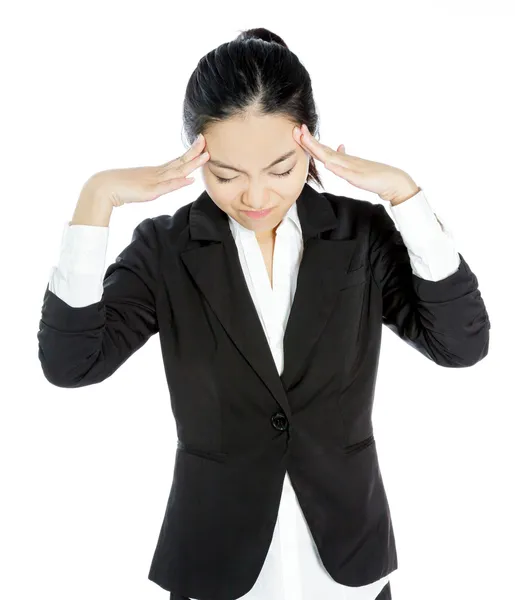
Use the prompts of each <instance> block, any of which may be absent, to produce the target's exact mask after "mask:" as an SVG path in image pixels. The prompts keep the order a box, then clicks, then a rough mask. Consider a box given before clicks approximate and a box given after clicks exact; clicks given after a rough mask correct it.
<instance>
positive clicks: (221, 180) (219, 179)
mask: <svg viewBox="0 0 515 600" xmlns="http://www.w3.org/2000/svg"><path fill="white" fill-rule="evenodd" d="M294 168H295V165H293V167H292V168H291V169H289V170H288V171H286V172H285V173H272V175H274V176H275V177H287V176H288V175H289V174H290V173H291V172H292V171H293V169H294ZM213 175H214V173H213ZM215 177H216V178H217V179H218V181H219V182H220V183H229V181H232V180H233V179H236V177H233V178H232V179H225V178H224V177H218V175H215Z"/></svg>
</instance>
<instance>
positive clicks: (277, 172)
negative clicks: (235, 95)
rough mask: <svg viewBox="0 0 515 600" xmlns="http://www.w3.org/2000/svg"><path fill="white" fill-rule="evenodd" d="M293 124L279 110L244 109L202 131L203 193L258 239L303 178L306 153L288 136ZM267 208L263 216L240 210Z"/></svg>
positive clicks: (272, 225) (270, 230)
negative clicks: (257, 111) (258, 112)
mask: <svg viewBox="0 0 515 600" xmlns="http://www.w3.org/2000/svg"><path fill="white" fill-rule="evenodd" d="M295 125H299V126H300V123H294V122H292V121H291V120H289V119H287V118H286V117H284V116H282V115H281V116H277V115H275V116H272V115H267V116H255V115H253V114H250V113H247V114H246V116H245V117H238V118H231V119H229V120H226V121H223V122H219V123H215V124H211V125H210V126H209V128H208V129H206V131H205V132H203V135H204V137H205V140H206V148H205V150H207V151H208V152H209V156H210V159H209V160H208V161H207V162H206V163H205V164H204V165H202V166H201V170H202V178H203V180H204V185H205V188H206V191H207V193H208V194H209V196H210V197H211V199H212V200H213V202H214V203H215V204H216V205H217V206H218V207H219V208H220V209H221V210H223V211H224V212H225V213H227V214H228V215H230V216H231V217H232V218H233V219H235V220H236V221H238V223H240V224H241V225H242V226H243V227H246V228H247V229H251V230H252V231H254V232H255V233H256V237H257V238H258V239H266V238H268V237H271V236H273V234H274V232H275V229H276V228H277V227H278V226H279V224H280V223H281V221H282V219H283V217H284V215H285V214H286V213H287V212H288V209H289V208H290V207H291V206H292V204H293V203H294V202H295V201H296V200H297V198H298V197H299V195H300V193H301V191H302V188H303V187H304V185H305V183H306V179H307V176H308V170H309V154H308V152H307V151H306V150H304V149H303V148H302V147H301V146H300V145H299V144H298V143H297V142H296V140H295V138H294V137H293V128H294V127H295ZM283 155H288V156H287V158H283ZM277 159H281V160H280V161H278V162H276V161H277ZM273 163H276V164H273ZM266 209H271V210H270V212H269V213H267V214H266V215H265V216H264V217H262V218H252V216H251V215H249V214H248V213H247V212H245V211H254V212H256V211H259V210H266Z"/></svg>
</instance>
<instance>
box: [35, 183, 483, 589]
mask: <svg viewBox="0 0 515 600" xmlns="http://www.w3.org/2000/svg"><path fill="white" fill-rule="evenodd" d="M297 208H298V215H299V219H300V223H301V225H302V232H303V238H304V254H303V258H302V262H301V265H300V270H299V274H298V280H297V290H296V294H295V298H294V303H293V306H292V310H291V314H290V317H289V321H288V325H287V328H286V333H285V338H284V371H283V373H282V375H281V376H279V375H278V372H277V369H276V366H275V363H274V361H273V357H272V355H271V352H270V349H269V347H268V343H267V340H266V337H265V334H264V332H263V330H262V327H261V323H260V321H259V317H258V315H257V313H256V310H255V307H254V304H253V302H252V298H251V296H250V294H249V291H248V288H247V286H246V282H245V279H244V275H243V272H242V270H241V267H240V262H239V259H238V253H237V248H236V245H235V243H234V239H233V237H232V234H231V231H230V227H229V222H228V217H227V215H226V214H225V213H224V212H223V211H222V210H220V209H219V208H218V207H217V206H216V204H215V203H214V202H213V201H212V200H211V198H210V197H209V195H208V194H207V192H205V191H204V192H203V193H202V194H201V195H200V196H199V197H198V198H197V199H196V200H195V201H194V202H192V203H190V204H188V205H186V206H182V207H181V208H179V209H178V210H177V211H176V213H175V214H174V215H172V216H170V215H161V216H158V217H155V218H147V219H145V220H143V221H142V222H141V223H140V224H139V225H138V226H137V227H136V228H135V230H134V234H133V238H132V241H131V243H130V244H129V245H128V246H127V247H126V248H125V249H124V250H123V251H122V252H121V253H120V255H119V256H118V257H117V258H116V261H115V262H114V263H113V264H111V265H110V266H109V267H108V268H107V270H106V273H105V276H104V291H103V297H102V300H101V301H100V302H97V303H95V304H91V305H89V306H86V307H81V308H72V307H70V306H68V305H67V304H66V303H65V302H63V301H62V300H60V299H59V298H58V297H57V296H56V295H55V294H53V293H52V292H50V291H49V289H48V286H47V289H46V291H45V294H44V299H43V307H42V316H41V321H40V324H39V331H38V342H39V353H38V355H39V359H40V362H41V367H42V369H43V372H44V375H45V377H46V378H47V380H48V381H49V382H51V383H52V384H54V385H56V386H59V387H67V388H75V387H80V386H85V385H91V384H94V383H99V382H100V381H103V380H104V379H106V378H107V377H109V376H110V375H111V374H112V373H113V372H114V371H116V369H118V368H119V367H120V366H121V365H122V364H123V363H124V362H125V361H126V360H127V359H128V358H129V356H130V355H131V354H133V353H134V352H135V351H136V350H137V349H138V348H140V347H141V346H142V345H143V344H144V343H145V342H146V341H147V340H148V339H149V337H150V336H152V335H153V334H155V333H157V332H159V338H160V343H161V349H162V355H163V360H164V367H165V372H166V378H167V383H168V386H169V390H170V400H171V407H172V411H173V414H174V418H175V422H176V428H177V439H178V443H177V449H176V454H175V463H174V472H173V481H172V483H171V489H170V495H169V499H168V502H167V505H166V509H165V512H164V518H163V522H162V526H161V529H160V532H159V537H158V540H157V546H156V549H155V553H154V556H153V559H152V563H151V566H150V572H149V576H148V577H149V579H150V580H152V581H154V582H155V583H157V584H158V585H160V586H161V587H162V588H164V589H165V590H168V591H173V592H175V593H177V594H181V595H184V596H189V597H193V598H209V599H210V600H229V599H231V598H237V597H240V596H242V595H243V594H245V593H247V592H248V591H249V590H250V589H251V588H252V586H253V585H254V583H255V581H256V579H257V577H258V575H259V572H260V570H261V567H262V565H263V562H264V560H265V557H266V554H267V551H268V548H269V545H270V543H271V539H272V533H273V529H274V524H275V522H276V518H277V514H278V508H279V502H280V498H281V491H282V485H283V480H284V476H285V470H286V469H287V470H288V472H289V475H290V477H291V481H292V485H293V487H294V489H295V492H296V494H297V497H298V499H299V502H300V505H301V507H302V510H303V512H304V515H305V517H306V520H307V522H308V524H309V527H310V529H311V532H312V534H313V537H314V539H315V541H316V545H317V547H318V550H319V553H320V556H321V559H322V561H323V563H324V565H325V567H326V569H327V571H328V572H329V574H330V575H331V577H332V578H333V579H334V580H335V581H337V582H339V583H342V584H345V585H349V586H361V585H365V584H368V583H371V582H373V581H375V580H377V579H379V578H380V577H383V576H385V575H387V574H388V573H390V572H392V571H393V570H395V569H396V568H397V554H396V548H395V539H394V534H393V529H392V522H391V518H390V511H389V506H388V502H387V497H386V494H385V489H384V487H383V481H382V477H381V472H380V468H379V464H378V457H377V452H376V446H375V441H374V431H373V426H372V421H371V412H372V404H373V400H374V387H375V382H376V375H377V367H378V359H379V352H380V342H381V331H382V325H386V326H387V327H389V328H390V329H391V330H392V331H394V332H395V333H396V334H397V335H398V336H399V337H400V338H401V339H402V340H404V341H405V342H407V343H408V344H410V345H411V346H412V347H413V348H414V349H415V350H418V351H419V352H420V353H422V354H423V355H424V356H425V357H427V358H428V359H430V360H431V361H434V362H435V363H436V364H438V365H440V366H443V367H469V366H472V365H474V364H475V363H476V362H478V361H479V360H481V359H482V358H484V357H485V356H486V354H487V352H488V344H489V329H490V321H489V318H488V314H487V311H486V308H485V304H484V302H483V299H482V297H481V294H480V292H479V290H478V281H477V279H476V276H475V275H474V273H473V272H472V271H471V269H470V267H469V265H468V264H467V262H466V261H465V259H464V258H463V256H462V255H461V254H460V259H461V262H460V266H459V269H458V271H457V272H456V273H454V274H452V275H450V276H449V277H447V278H445V279H443V280H440V281H436V282H433V281H428V280H425V279H421V278H420V277H418V276H416V275H414V274H413V272H412V268H411V265H410V262H409V257H408V253H407V249H406V246H405V245H404V243H403V241H402V238H401V236H400V233H399V232H398V231H397V229H396V227H395V224H394V222H393V220H392V219H391V218H390V216H389V215H388V213H387V211H386V210H385V208H384V206H383V205H382V204H373V203H371V202H368V201H364V200H357V199H353V198H347V197H345V196H336V195H334V194H330V193H328V192H322V193H319V192H317V191H315V190H314V189H313V188H312V187H311V186H310V185H309V184H307V183H306V184H305V186H304V188H303V189H302V192H301V194H300V196H299V198H298V199H297Z"/></svg>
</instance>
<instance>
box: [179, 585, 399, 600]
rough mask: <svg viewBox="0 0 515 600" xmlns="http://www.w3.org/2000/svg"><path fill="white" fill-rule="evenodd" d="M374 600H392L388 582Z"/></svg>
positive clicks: (187, 599)
mask: <svg viewBox="0 0 515 600" xmlns="http://www.w3.org/2000/svg"><path fill="white" fill-rule="evenodd" d="M170 600H191V599H190V598H188V596H181V595H179V594H174V592H170ZM376 600H392V588H391V586H390V581H389V582H388V583H387V584H386V585H385V586H384V588H383V589H382V590H381V592H380V594H379V596H377V597H376Z"/></svg>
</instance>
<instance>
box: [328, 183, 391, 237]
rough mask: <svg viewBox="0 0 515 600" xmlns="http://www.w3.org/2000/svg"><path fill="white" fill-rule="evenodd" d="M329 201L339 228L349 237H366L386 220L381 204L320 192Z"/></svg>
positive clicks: (384, 210) (386, 214)
mask: <svg viewBox="0 0 515 600" xmlns="http://www.w3.org/2000/svg"><path fill="white" fill-rule="evenodd" d="M321 194H322V195H323V196H324V197H325V198H326V199H327V200H328V201H329V203H330V204H331V206H332V209H333V211H334V214H335V216H336V218H337V220H338V222H339V225H340V228H343V229H342V230H343V231H344V232H346V235H348V236H350V237H358V236H361V235H365V237H368V236H369V234H370V232H371V230H373V229H374V228H376V227H377V224H378V223H383V222H384V219H385V218H386V219H388V218H390V217H389V214H388V211H387V209H386V208H385V206H384V205H383V204H382V203H379V202H378V203H375V202H371V201H370V200H361V199H358V198H353V197H351V196H343V195H337V194H332V193H330V192H321Z"/></svg>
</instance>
